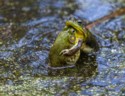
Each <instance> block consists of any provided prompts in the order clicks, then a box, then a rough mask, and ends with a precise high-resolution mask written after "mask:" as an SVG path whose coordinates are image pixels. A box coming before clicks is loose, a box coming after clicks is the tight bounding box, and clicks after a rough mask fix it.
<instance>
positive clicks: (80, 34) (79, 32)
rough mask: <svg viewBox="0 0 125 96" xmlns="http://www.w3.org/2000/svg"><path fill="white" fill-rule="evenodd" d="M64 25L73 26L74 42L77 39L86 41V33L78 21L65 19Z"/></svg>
mask: <svg viewBox="0 0 125 96" xmlns="http://www.w3.org/2000/svg"><path fill="white" fill-rule="evenodd" d="M66 27H67V28H73V29H74V30H75V32H74V34H75V37H76V42H77V41H78V39H82V40H83V41H86V38H87V34H86V32H85V30H84V29H83V27H82V25H80V23H79V22H76V21H72V20H69V21H66Z"/></svg>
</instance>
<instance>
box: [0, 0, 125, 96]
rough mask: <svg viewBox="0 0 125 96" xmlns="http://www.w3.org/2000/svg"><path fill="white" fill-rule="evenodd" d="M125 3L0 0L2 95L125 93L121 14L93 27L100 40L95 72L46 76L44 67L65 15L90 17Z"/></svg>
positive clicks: (109, 0)
mask: <svg viewBox="0 0 125 96" xmlns="http://www.w3.org/2000/svg"><path fill="white" fill-rule="evenodd" d="M124 6H125V1H124V0H105V1H104V0H94V1H93V0H30V1H24V0H21V1H19V0H18V1H16V2H15V1H14V0H11V1H8V0H1V1H0V81H1V82H0V95H1V96H13V95H19V96H33V95H35V96H37V95H38V96H39V95H40V96H41V95H42V96H45V95H47V96H53V95H56V96H101V95H107V96H112V95H113V96H122V95H123V96H124V95H125V59H124V58H125V55H124V54H125V47H124V46H125V42H124V40H125V28H124V26H125V23H124V21H125V16H124V15H122V16H119V17H117V18H114V19H111V20H107V21H105V22H103V23H101V24H99V25H96V26H95V27H93V28H92V29H91V32H92V33H93V34H94V35H95V36H96V37H97V40H98V42H99V44H100V50H99V52H98V53H97V54H96V58H95V59H94V60H96V63H97V65H98V68H97V71H98V74H96V75H95V76H92V77H90V78H87V79H86V80H85V79H84V78H83V77H82V76H80V77H77V76H72V75H71V76H49V75H48V70H47V68H46V67H47V64H48V53H49V49H50V47H51V45H52V44H53V42H54V40H55V38H56V36H57V34H58V33H59V32H60V31H61V30H62V29H63V27H64V24H65V21H66V20H67V19H68V18H69V16H71V15H74V16H76V17H79V18H80V19H82V20H87V21H88V22H91V21H94V20H97V19H99V18H101V17H103V16H105V15H107V14H109V13H110V12H112V11H114V10H115V9H117V8H120V7H124ZM89 63H93V61H91V60H90V61H89ZM90 71H91V70H90Z"/></svg>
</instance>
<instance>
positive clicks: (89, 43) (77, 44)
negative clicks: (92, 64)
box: [49, 20, 99, 67]
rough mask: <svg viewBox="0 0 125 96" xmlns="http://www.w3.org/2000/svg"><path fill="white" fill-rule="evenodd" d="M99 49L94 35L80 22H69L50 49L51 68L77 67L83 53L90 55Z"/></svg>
mask: <svg viewBox="0 0 125 96" xmlns="http://www.w3.org/2000/svg"><path fill="white" fill-rule="evenodd" d="M98 49H99V46H98V43H97V41H96V39H95V37H94V36H93V35H92V33H91V32H90V31H89V30H87V29H85V28H84V27H82V26H81V25H80V24H79V23H78V22H76V21H72V20H69V21H67V22H66V24H65V27H64V29H63V31H62V32H60V33H59V34H58V36H57V38H56V40H55V42H54V44H53V46H52V47H51V49H50V54H49V59H50V66H51V67H63V66H70V65H75V63H76V62H77V60H78V59H79V57H80V52H81V51H83V52H85V53H90V52H92V51H97V50H98ZM83 62H84V61H83Z"/></svg>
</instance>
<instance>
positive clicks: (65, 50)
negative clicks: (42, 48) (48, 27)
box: [59, 49, 69, 55]
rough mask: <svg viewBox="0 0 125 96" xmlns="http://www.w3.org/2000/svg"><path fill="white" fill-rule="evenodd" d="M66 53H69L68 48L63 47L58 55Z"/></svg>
mask: <svg viewBox="0 0 125 96" xmlns="http://www.w3.org/2000/svg"><path fill="white" fill-rule="evenodd" d="M68 53H69V50H68V49H64V50H62V51H61V52H60V53H59V55H68Z"/></svg>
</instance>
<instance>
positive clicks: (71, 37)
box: [69, 35, 76, 43]
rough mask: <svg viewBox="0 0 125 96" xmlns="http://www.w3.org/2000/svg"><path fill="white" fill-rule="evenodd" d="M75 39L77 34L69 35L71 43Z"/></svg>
mask: <svg viewBox="0 0 125 96" xmlns="http://www.w3.org/2000/svg"><path fill="white" fill-rule="evenodd" d="M75 40H76V37H75V35H71V36H69V42H70V43H74V42H75Z"/></svg>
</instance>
